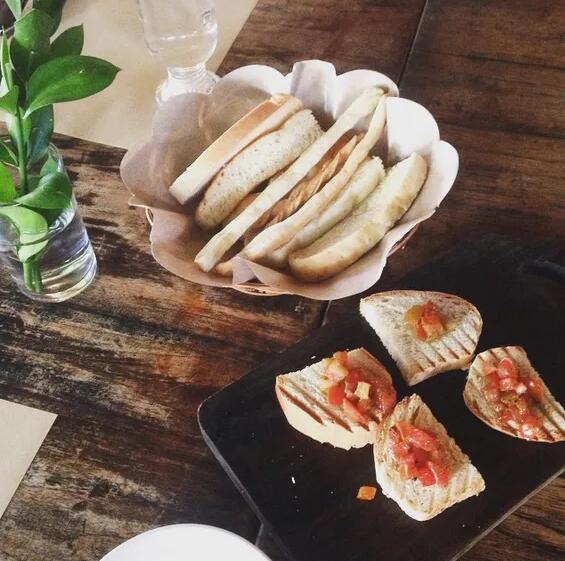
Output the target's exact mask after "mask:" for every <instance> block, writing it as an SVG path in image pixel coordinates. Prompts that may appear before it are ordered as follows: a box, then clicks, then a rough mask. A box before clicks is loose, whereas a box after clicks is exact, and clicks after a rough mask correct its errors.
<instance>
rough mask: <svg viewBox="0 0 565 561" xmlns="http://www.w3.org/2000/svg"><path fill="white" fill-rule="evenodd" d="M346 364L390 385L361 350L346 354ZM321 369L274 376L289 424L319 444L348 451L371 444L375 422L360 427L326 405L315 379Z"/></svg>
mask: <svg viewBox="0 0 565 561" xmlns="http://www.w3.org/2000/svg"><path fill="white" fill-rule="evenodd" d="M347 358H348V363H349V364H350V365H351V366H352V367H354V368H360V369H362V370H363V372H364V374H365V375H366V376H367V379H369V380H383V379H385V380H387V382H389V383H392V380H391V377H390V374H389V373H388V372H387V371H386V369H385V368H384V366H383V365H382V364H381V363H380V362H379V361H378V360H377V359H376V358H375V357H374V356H373V355H371V354H370V353H368V352H367V351H366V350H365V349H355V350H352V351H349V352H348V354H347ZM324 371H325V369H324V367H323V366H322V361H320V362H317V363H315V364H312V365H311V366H307V367H306V368H304V369H303V370H300V371H298V372H291V373H290V374H283V375H280V376H277V379H276V384H275V391H276V394H277V398H278V400H279V403H280V405H281V408H282V410H283V413H284V414H285V416H286V419H287V421H288V422H289V424H290V425H291V426H292V427H294V428H295V429H296V430H297V431H299V432H301V433H302V434H305V435H306V436H309V437H310V438H313V439H314V440H317V441H318V442H321V443H325V442H327V443H329V444H331V445H332V446H335V447H336V448H343V449H345V450H349V449H350V448H362V447H363V446H366V445H367V444H370V443H371V442H373V436H374V430H375V427H376V426H377V424H378V422H377V421H378V419H375V420H374V421H371V422H370V423H369V425H368V426H365V425H360V424H358V423H355V422H354V421H352V420H350V419H349V418H348V417H347V416H345V415H344V413H343V410H342V409H341V408H340V407H337V406H335V405H330V404H329V403H328V400H327V397H326V395H325V393H324V392H323V391H322V390H321V389H320V385H319V380H320V377H321V375H322V374H323V373H324Z"/></svg>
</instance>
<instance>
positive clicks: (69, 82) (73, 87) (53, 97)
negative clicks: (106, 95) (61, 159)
mask: <svg viewBox="0 0 565 561" xmlns="http://www.w3.org/2000/svg"><path fill="white" fill-rule="evenodd" d="M118 72H119V68H117V67H116V66H114V65H113V64H111V63H109V62H106V61H105V60H102V59H99V58H95V57H89V56H82V55H79V56H64V57H60V58H55V59H53V60H50V61H49V62H46V63H44V64H42V65H41V66H40V67H39V68H37V70H36V71H35V72H34V73H33V75H32V77H31V78H30V80H29V83H28V91H27V106H28V108H27V111H26V113H25V115H26V116H27V115H31V114H32V113H33V112H34V111H37V110H38V109H41V107H45V106H46V105H51V104H53V103H60V102H62V101H74V100H75V99H82V98H84V97H88V96H91V95H94V94H95V93H98V92H100V91H102V90H103V89H105V88H107V87H108V86H109V85H110V84H111V83H112V82H113V81H114V78H115V77H116V74H117V73H118Z"/></svg>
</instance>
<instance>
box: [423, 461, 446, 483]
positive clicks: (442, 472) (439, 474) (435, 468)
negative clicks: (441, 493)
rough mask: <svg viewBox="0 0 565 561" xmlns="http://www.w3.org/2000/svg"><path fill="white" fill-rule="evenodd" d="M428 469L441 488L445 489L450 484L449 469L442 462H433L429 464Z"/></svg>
mask: <svg viewBox="0 0 565 561" xmlns="http://www.w3.org/2000/svg"><path fill="white" fill-rule="evenodd" d="M428 467H429V468H430V471H431V472H432V473H433V475H434V478H435V480H436V483H437V484H438V485H439V486H440V487H445V486H446V485H447V483H448V482H449V472H448V471H447V468H446V467H445V466H444V465H443V464H441V463H440V462H434V461H431V460H430V461H429V462H428Z"/></svg>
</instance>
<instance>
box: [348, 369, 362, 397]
mask: <svg viewBox="0 0 565 561" xmlns="http://www.w3.org/2000/svg"><path fill="white" fill-rule="evenodd" d="M360 381H361V371H360V370H359V369H358V368H352V369H351V370H349V373H348V374H347V376H346V378H345V387H346V388H347V389H348V390H349V391H350V392H354V391H355V390H356V389H357V384H358V383H359V382H360Z"/></svg>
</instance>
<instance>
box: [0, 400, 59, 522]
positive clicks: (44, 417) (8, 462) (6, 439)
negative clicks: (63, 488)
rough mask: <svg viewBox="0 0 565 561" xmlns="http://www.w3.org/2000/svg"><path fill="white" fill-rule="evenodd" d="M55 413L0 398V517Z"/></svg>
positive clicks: (47, 430) (53, 419)
mask: <svg viewBox="0 0 565 561" xmlns="http://www.w3.org/2000/svg"><path fill="white" fill-rule="evenodd" d="M56 418H57V415H54V414H53V413H48V412H47V411H40V410H39V409H33V408H31V407H26V406H25V405H19V404H17V403H11V402H9V401H5V400H3V399H0V516H2V515H3V514H4V511H5V510H6V507H7V506H8V503H9V502H10V500H11V499H12V496H13V495H14V493H15V492H16V489H17V488H18V485H19V484H20V482H21V480H22V478H23V476H24V475H25V472H26V471H27V468H28V467H29V465H30V464H31V462H32V460H33V458H34V457H35V455H36V454H37V451H38V450H39V447H40V446H41V443H42V442H43V440H44V439H45V437H46V436H47V433H48V432H49V429H50V428H51V425H52V424H53V422H54V421H55V419H56Z"/></svg>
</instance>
